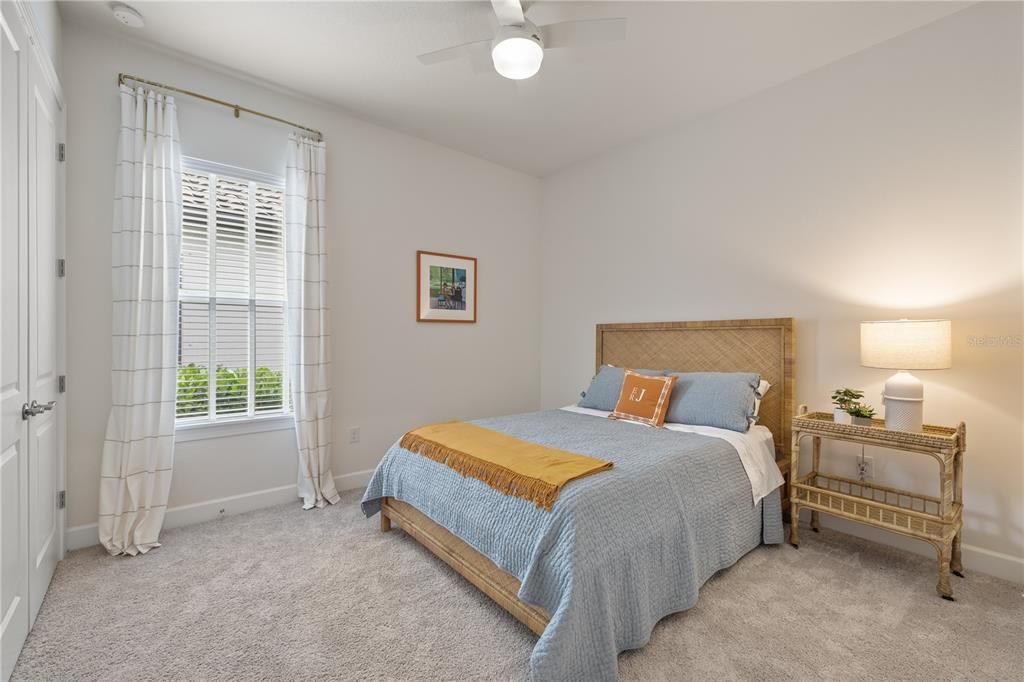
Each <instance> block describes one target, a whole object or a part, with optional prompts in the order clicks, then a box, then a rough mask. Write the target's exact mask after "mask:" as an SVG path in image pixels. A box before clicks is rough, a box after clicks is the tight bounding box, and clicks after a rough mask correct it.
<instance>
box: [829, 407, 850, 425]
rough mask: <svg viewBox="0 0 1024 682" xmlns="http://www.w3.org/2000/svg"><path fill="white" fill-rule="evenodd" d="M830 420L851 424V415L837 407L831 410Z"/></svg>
mask: <svg viewBox="0 0 1024 682" xmlns="http://www.w3.org/2000/svg"><path fill="white" fill-rule="evenodd" d="M832 421H833V422H835V423H836V424H852V423H853V415H851V414H850V413H849V412H847V411H846V410H840V409H838V408H836V409H834V410H832Z"/></svg>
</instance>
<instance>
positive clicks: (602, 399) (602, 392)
mask: <svg viewBox="0 0 1024 682" xmlns="http://www.w3.org/2000/svg"><path fill="white" fill-rule="evenodd" d="M632 371H634V372H636V373H637V374H643V375H645V376H649V377H663V376H665V372H663V371H662V370H660V369H634V370H632ZM625 380H626V370H625V369H623V368H622V367H615V366H614V365H601V369H599V370H598V371H597V374H595V375H594V378H593V379H591V380H590V386H589V387H588V388H587V390H586V391H584V392H583V393H580V398H581V400H580V401H579V403H577V406H579V407H589V408H590V409H592V410H604V411H605V412H612V411H613V410H614V409H615V405H616V404H617V403H618V402H619V394H620V393H621V392H622V382H624V381H625Z"/></svg>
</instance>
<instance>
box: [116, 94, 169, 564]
mask: <svg viewBox="0 0 1024 682" xmlns="http://www.w3.org/2000/svg"><path fill="white" fill-rule="evenodd" d="M120 97H121V129H120V136H119V139H118V151H117V168H116V172H115V187H114V222H113V235H112V253H111V263H112V270H111V276H112V284H113V330H112V360H113V364H112V365H111V368H112V376H111V383H112V386H113V394H112V404H111V408H110V417H109V419H108V421H107V433H106V439H105V441H104V443H103V463H102V469H101V473H100V508H99V536H100V542H101V543H102V545H103V546H104V547H105V548H106V549H107V551H108V552H110V554H113V555H118V554H128V555H132V556H134V555H136V554H144V553H146V552H148V551H149V550H150V549H152V548H154V547H159V546H160V543H159V542H158V540H159V536H160V528H161V526H162V525H163V521H164V513H165V512H166V509H167V497H168V494H169V492H170V487H171V467H172V462H173V456H174V403H175V393H176V388H175V382H176V374H177V369H176V368H177V351H178V349H177V344H178V263H179V258H180V239H181V149H180V142H179V137H178V121H177V116H176V111H175V106H174V98H173V97H169V96H166V95H163V94H160V93H156V92H153V91H146V90H144V89H143V88H137V89H135V90H133V89H132V88H130V87H128V86H124V85H122V86H121V88H120Z"/></svg>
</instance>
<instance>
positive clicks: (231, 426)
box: [174, 414, 295, 443]
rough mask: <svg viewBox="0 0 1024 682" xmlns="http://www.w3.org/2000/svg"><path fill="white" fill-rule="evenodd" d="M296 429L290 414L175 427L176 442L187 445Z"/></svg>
mask: <svg viewBox="0 0 1024 682" xmlns="http://www.w3.org/2000/svg"><path fill="white" fill-rule="evenodd" d="M293 428H295V417H294V415H290V414H274V415H269V416H266V417H252V418H249V419H232V420H229V421H218V422H195V423H192V424H188V423H185V424H178V425H176V426H175V427H174V441H175V442H176V443H187V442H189V441H193V440H208V439H210V438H227V437H230V436H244V435H247V434H250V433H263V432H266V431H286V430H289V429H293Z"/></svg>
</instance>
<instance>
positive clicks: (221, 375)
mask: <svg viewBox="0 0 1024 682" xmlns="http://www.w3.org/2000/svg"><path fill="white" fill-rule="evenodd" d="M209 386H210V375H209V371H208V370H207V368H206V367H203V366H201V365H197V364H195V363H194V362H192V363H189V364H187V365H185V366H183V367H179V368H178V411H177V414H178V416H179V417H188V416H192V415H205V414H206V413H207V409H208V407H209V405H208V400H209V395H210V392H209ZM216 388H217V412H218V413H221V414H223V413H225V412H245V411H247V409H248V408H247V405H248V400H249V370H248V369H247V368H245V367H238V368H235V369H232V368H230V367H224V366H218V367H217V376H216ZM255 396H256V398H255V399H256V411H257V412H261V411H267V410H280V409H281V407H282V406H283V405H284V373H283V372H280V371H276V370H273V369H271V368H269V367H257V368H256V386H255Z"/></svg>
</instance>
